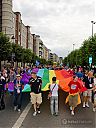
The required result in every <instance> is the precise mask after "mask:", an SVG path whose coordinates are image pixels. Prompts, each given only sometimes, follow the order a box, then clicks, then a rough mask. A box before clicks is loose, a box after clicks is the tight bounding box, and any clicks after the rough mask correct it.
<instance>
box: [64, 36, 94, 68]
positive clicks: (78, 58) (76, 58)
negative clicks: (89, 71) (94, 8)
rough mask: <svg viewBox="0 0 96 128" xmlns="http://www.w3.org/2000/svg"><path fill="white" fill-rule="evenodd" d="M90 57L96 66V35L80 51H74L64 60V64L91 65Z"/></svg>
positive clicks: (84, 43) (86, 41)
mask: <svg viewBox="0 0 96 128" xmlns="http://www.w3.org/2000/svg"><path fill="white" fill-rule="evenodd" d="M89 56H92V58H93V64H96V34H95V35H94V37H93V40H92V38H90V37H89V39H87V40H85V41H84V42H83V44H82V46H81V47H80V48H79V49H76V50H74V51H72V52H71V53H70V54H69V55H68V56H67V57H65V58H64V60H63V63H64V64H65V65H67V63H69V64H70V66H74V65H82V66H86V65H89V61H88V59H89Z"/></svg>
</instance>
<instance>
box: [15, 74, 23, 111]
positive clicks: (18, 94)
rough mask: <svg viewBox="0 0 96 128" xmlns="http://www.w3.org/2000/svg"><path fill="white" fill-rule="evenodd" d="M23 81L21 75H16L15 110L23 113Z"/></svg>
mask: <svg viewBox="0 0 96 128" xmlns="http://www.w3.org/2000/svg"><path fill="white" fill-rule="evenodd" d="M22 85H23V83H22V81H21V77H20V75H19V74H18V75H16V83H15V86H14V110H18V112H20V111H21V102H22Z"/></svg>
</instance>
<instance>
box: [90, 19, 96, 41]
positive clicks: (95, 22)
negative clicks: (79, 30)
mask: <svg viewBox="0 0 96 128" xmlns="http://www.w3.org/2000/svg"><path fill="white" fill-rule="evenodd" d="M91 23H92V41H93V34H94V33H93V25H94V24H95V23H96V22H94V21H91Z"/></svg>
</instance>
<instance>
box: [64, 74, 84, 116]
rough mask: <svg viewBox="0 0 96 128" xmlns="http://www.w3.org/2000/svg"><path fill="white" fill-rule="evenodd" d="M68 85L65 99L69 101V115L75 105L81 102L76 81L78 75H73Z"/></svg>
mask: <svg viewBox="0 0 96 128" xmlns="http://www.w3.org/2000/svg"><path fill="white" fill-rule="evenodd" d="M68 86H69V95H68V97H67V99H66V103H67V102H68V101H69V106H70V110H71V115H74V110H75V108H76V107H77V105H78V104H80V103H81V99H80V95H79V92H80V89H81V86H80V83H79V82H78V77H77V76H73V80H71V81H70V82H69V84H68Z"/></svg>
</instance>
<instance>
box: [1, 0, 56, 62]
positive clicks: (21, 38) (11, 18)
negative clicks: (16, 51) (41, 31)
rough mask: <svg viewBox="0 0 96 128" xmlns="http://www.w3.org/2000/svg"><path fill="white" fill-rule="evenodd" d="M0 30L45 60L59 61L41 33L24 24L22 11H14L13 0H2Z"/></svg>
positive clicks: (12, 40)
mask: <svg viewBox="0 0 96 128" xmlns="http://www.w3.org/2000/svg"><path fill="white" fill-rule="evenodd" d="M0 32H3V33H4V34H6V35H7V36H8V37H9V38H10V41H11V42H12V43H16V44H18V45H20V46H22V47H23V48H25V49H26V48H28V49H31V51H32V52H33V53H34V54H35V55H37V56H38V57H40V58H43V59H45V60H52V61H57V56H56V54H53V53H50V50H49V49H48V48H47V47H46V46H45V45H44V43H43V41H42V40H41V39H40V36H39V35H35V34H32V33H31V30H30V26H28V25H27V26H26V25H24V23H23V22H22V17H21V13H20V12H13V10H12V0H0Z"/></svg>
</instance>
